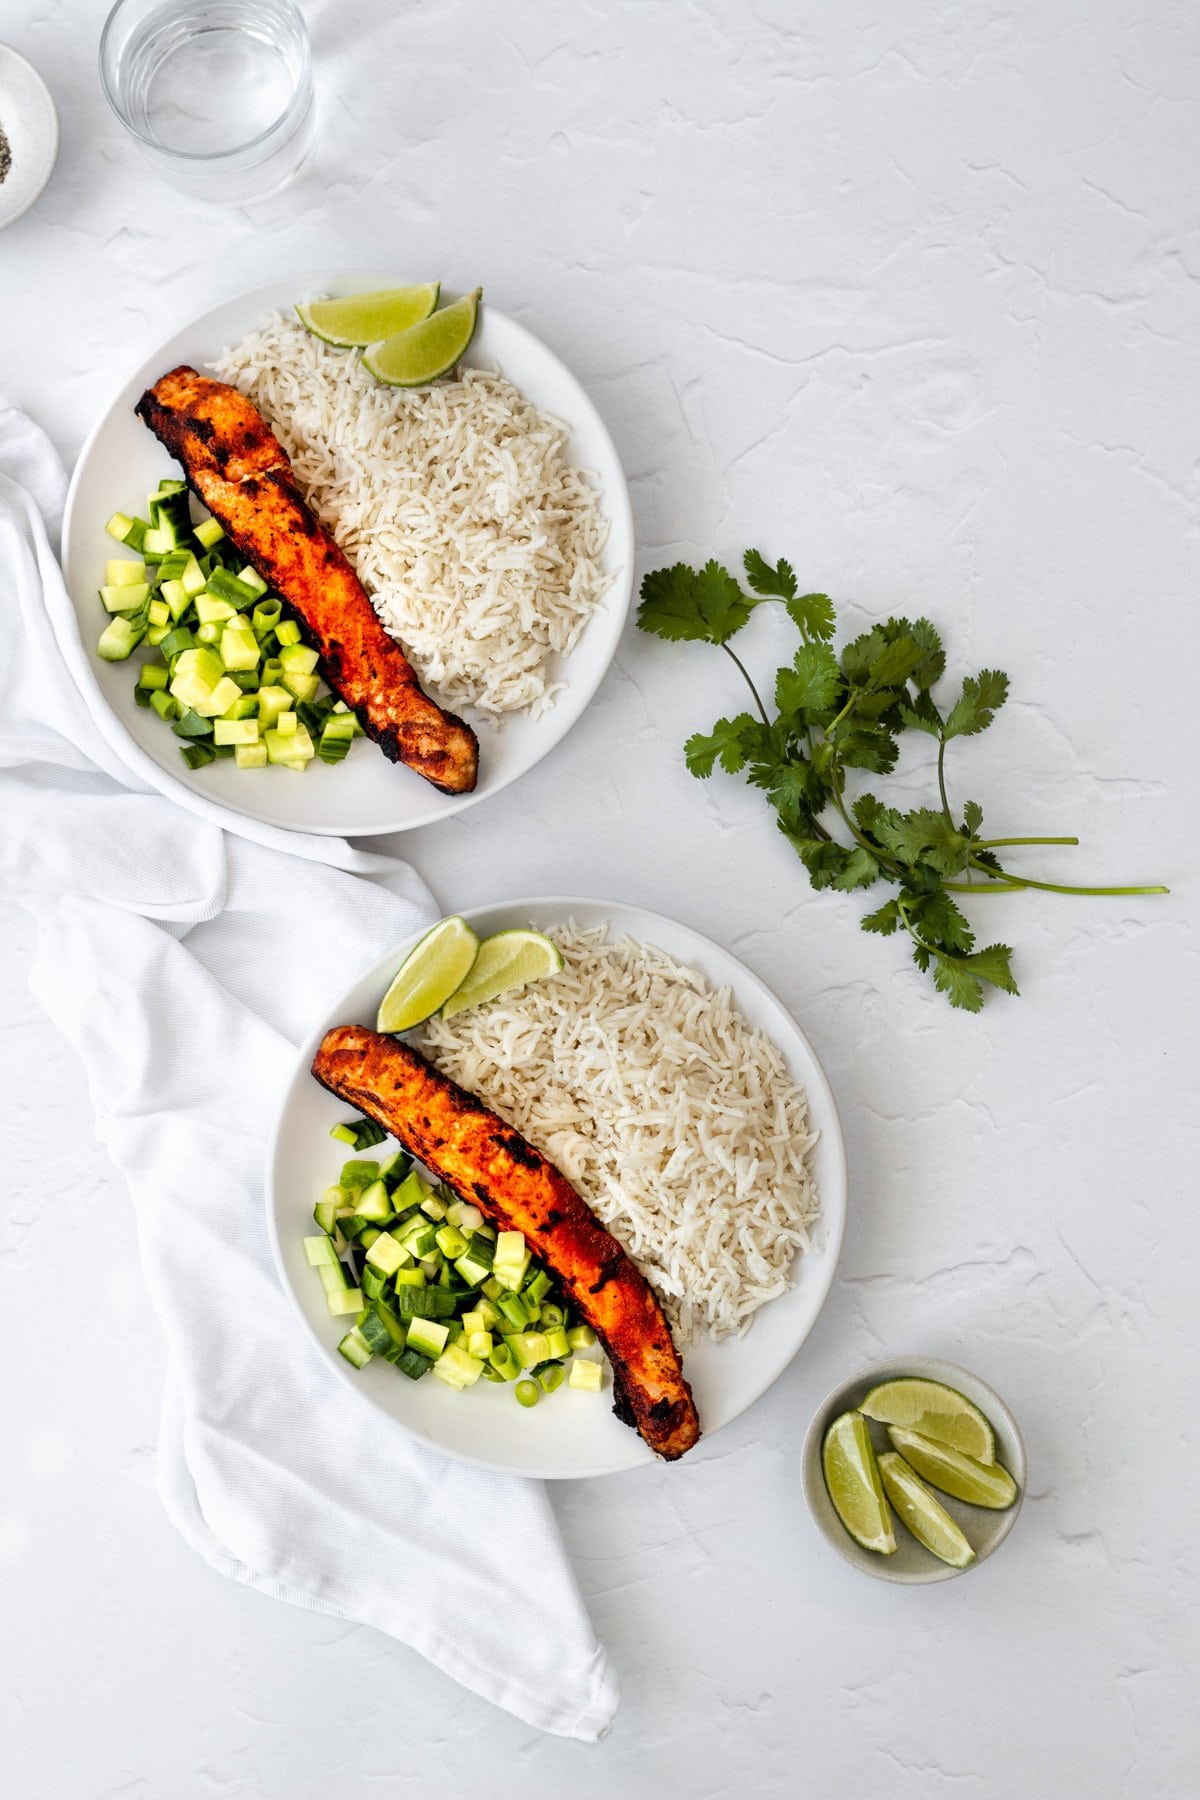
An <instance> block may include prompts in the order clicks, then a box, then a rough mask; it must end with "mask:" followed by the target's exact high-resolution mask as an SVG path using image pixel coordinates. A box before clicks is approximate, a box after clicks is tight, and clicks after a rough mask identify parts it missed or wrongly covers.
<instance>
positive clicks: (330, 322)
mask: <svg viewBox="0 0 1200 1800" xmlns="http://www.w3.org/2000/svg"><path fill="white" fill-rule="evenodd" d="M441 291H442V284H441V282H440V281H427V282H425V283H424V285H423V286H421V287H402V288H380V289H379V290H378V291H377V292H376V293H373V294H352V295H351V296H350V298H349V299H347V300H302V301H301V302H300V304H299V305H298V306H297V308H296V317H297V318H298V319H299V321H300V323H301V324H302V325H303V326H304V327H305V329H306V330H308V331H311V332H312V334H313V336H314V337H319V338H323V339H324V340H325V342H326V343H327V344H336V345H337V346H338V348H339V349H343V350H344V349H347V348H348V347H349V346H350V345H352V344H377V343H378V342H379V341H380V339H381V338H387V337H392V336H393V335H394V333H396V332H397V331H407V330H409V328H410V327H411V326H413V325H419V324H420V323H421V320H422V319H427V318H428V317H429V315H430V313H431V312H432V311H433V309H434V307H435V306H436V305H437V303H438V295H439V294H440V293H441Z"/></svg>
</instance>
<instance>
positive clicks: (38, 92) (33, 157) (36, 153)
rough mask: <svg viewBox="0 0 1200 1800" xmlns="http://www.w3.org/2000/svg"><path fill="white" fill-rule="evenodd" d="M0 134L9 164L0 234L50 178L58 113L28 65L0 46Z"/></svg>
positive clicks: (2, 186)
mask: <svg viewBox="0 0 1200 1800" xmlns="http://www.w3.org/2000/svg"><path fill="white" fill-rule="evenodd" d="M0 129H2V130H3V132H4V135H5V137H6V139H7V140H8V146H9V151H10V154H11V157H12V161H11V163H10V165H9V168H8V172H7V174H6V175H5V177H4V180H3V181H0V230H2V229H3V227H4V226H5V225H11V224H13V222H14V221H15V220H17V219H19V218H21V216H22V214H24V213H27V212H28V211H29V208H30V207H31V206H32V205H33V203H34V201H35V200H36V199H37V198H38V196H39V195H40V193H41V191H42V189H43V188H44V187H45V185H46V183H47V182H48V181H49V179H50V171H51V170H52V169H53V167H54V161H55V158H56V157H57V155H58V114H57V113H56V112H55V110H54V102H53V100H52V99H51V98H50V90H49V88H48V87H47V86H46V84H45V82H44V81H43V80H42V78H41V76H40V75H39V74H38V72H37V70H36V69H35V68H34V66H33V64H32V63H31V62H27V61H26V60H25V58H24V57H23V56H22V55H21V53H20V51H18V50H14V49H12V47H11V46H10V45H8V44H0Z"/></svg>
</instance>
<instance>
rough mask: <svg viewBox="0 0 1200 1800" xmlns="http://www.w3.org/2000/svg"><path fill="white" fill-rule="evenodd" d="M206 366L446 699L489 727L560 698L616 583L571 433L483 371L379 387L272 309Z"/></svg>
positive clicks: (348, 357) (356, 357)
mask: <svg viewBox="0 0 1200 1800" xmlns="http://www.w3.org/2000/svg"><path fill="white" fill-rule="evenodd" d="M214 366H215V369H216V373H217V374H218V375H219V376H220V378H221V379H222V380H223V381H229V382H232V383H233V384H234V385H235V386H236V387H238V388H240V389H241V390H242V392H243V393H245V394H248V395H249V397H250V398H251V399H252V400H253V401H254V404H255V405H256V406H257V407H258V409H259V411H260V412H261V413H262V414H263V416H264V418H266V419H267V421H268V423H269V424H270V425H271V427H272V428H273V430H274V431H275V432H276V434H277V435H278V437H279V439H280V442H281V443H282V444H283V447H284V449H285V450H286V451H287V453H288V455H289V456H290V458H291V460H292V465H293V467H294V469H295V471H296V476H297V478H298V480H299V482H300V485H301V488H302V489H303V490H304V494H305V497H306V499H307V500H308V502H309V504H310V506H312V508H313V510H314V511H315V512H316V513H317V515H318V517H319V518H320V519H321V520H322V522H323V523H324V524H325V525H326V526H328V528H329V530H330V531H332V532H333V534H334V536H335V537H336V538H337V541H338V543H339V544H340V545H341V547H342V549H343V550H344V551H345V553H346V555H347V556H348V557H349V559H350V562H351V563H352V564H353V566H354V568H355V570H356V571H357V573H358V575H359V577H360V579H361V580H362V582H363V585H364V586H365V587H366V589H367V591H368V593H369V594H370V595H371V598H372V600H373V602H374V605H375V608H376V610H377V612H378V613H379V616H380V618H381V619H382V620H383V622H384V624H385V625H386V626H387V628H388V630H389V631H391V632H392V633H393V635H394V636H395V637H397V638H398V639H399V640H400V642H401V644H402V645H403V646H404V649H405V651H406V652H407V654H408V656H409V659H410V660H411V662H412V664H413V666H414V668H415V669H416V671H417V673H418V675H419V676H420V677H421V680H422V682H423V683H425V684H426V685H427V686H428V687H429V689H430V691H431V693H432V694H433V695H434V697H435V698H436V699H437V700H438V701H439V703H441V704H444V705H446V706H450V707H463V706H466V707H473V708H474V709H475V710H476V711H478V712H479V713H480V714H481V715H482V716H484V717H485V718H491V719H498V718H499V717H501V716H502V715H503V714H505V713H515V712H523V713H528V714H529V715H531V716H532V717H535V718H536V717H538V716H539V715H540V714H542V713H544V712H545V711H547V709H548V708H549V707H551V706H553V704H554V700H555V696H556V695H557V694H558V693H560V692H561V690H562V686H563V684H562V683H561V682H556V681H555V680H554V679H553V676H552V668H551V665H552V663H553V660H554V658H555V657H557V656H565V655H567V654H568V653H569V652H570V651H571V650H572V649H573V648H574V646H575V644H576V642H577V641H578V639H579V636H580V633H581V632H582V631H583V629H584V626H585V625H586V624H587V622H588V620H589V618H590V617H591V615H592V614H593V612H594V611H595V610H596V608H597V606H598V605H599V604H600V601H601V599H602V597H603V595H604V592H605V589H606V588H607V587H608V584H609V577H608V576H606V575H605V573H604V570H603V569H602V567H601V562H600V558H601V553H602V551H603V549H604V544H605V540H606V539H607V537H608V521H607V520H606V519H605V517H604V515H603V513H602V512H601V510H600V505H599V501H598V498H597V495H596V493H595V491H594V490H593V488H592V487H591V485H590V484H589V482H588V480H587V478H586V476H585V475H584V474H583V473H582V472H581V471H580V470H579V469H576V468H573V467H572V466H571V464H570V463H569V462H567V461H566V459H565V457H564V454H563V448H564V444H565V440H566V435H567V433H566V427H565V426H563V425H562V424H561V423H560V422H559V421H558V420H556V419H552V418H550V417H548V416H547V415H546V414H545V413H542V412H539V411H538V409H537V408H536V407H535V406H534V405H533V404H532V403H531V402H530V401H528V400H527V399H526V398H525V397H524V395H523V394H521V393H520V392H519V391H518V390H517V389H516V388H515V387H514V386H513V385H512V383H511V382H509V381H506V380H505V379H504V377H503V376H502V375H500V374H496V373H490V372H488V371H485V370H480V369H464V370H463V372H462V375H461V377H460V378H456V379H454V380H449V381H439V382H435V383H434V384H433V386H432V387H428V388H421V389H413V390H408V389H403V388H389V387H384V386H383V385H381V384H380V383H379V382H377V381H376V380H375V378H374V376H372V375H370V374H369V373H368V372H367V370H366V369H364V368H363V365H362V356H361V353H360V352H358V351H356V350H334V349H331V348H330V346H329V345H327V344H324V343H322V341H321V340H320V338H316V337H313V336H312V335H311V334H310V333H309V332H307V331H306V330H305V329H304V327H303V326H302V325H301V324H300V323H299V321H298V320H295V319H288V318H284V317H283V316H282V315H280V314H275V315H273V316H272V317H271V318H270V319H269V320H268V321H267V323H266V324H265V325H264V326H263V328H262V330H260V331H254V332H251V334H250V335H249V337H246V338H244V339H243V340H242V342H241V343H239V344H235V345H233V346H232V347H231V348H229V349H226V350H225V351H223V352H222V354H221V356H220V358H219V359H218V361H217V362H216V364H215V365H214Z"/></svg>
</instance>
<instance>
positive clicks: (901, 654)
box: [868, 620, 921, 688]
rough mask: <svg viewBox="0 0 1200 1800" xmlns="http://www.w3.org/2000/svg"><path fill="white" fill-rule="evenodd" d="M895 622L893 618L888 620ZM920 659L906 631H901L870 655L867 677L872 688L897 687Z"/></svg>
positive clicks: (891, 622)
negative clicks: (874, 653) (872, 655)
mask: <svg viewBox="0 0 1200 1800" xmlns="http://www.w3.org/2000/svg"><path fill="white" fill-rule="evenodd" d="M888 623H889V624H895V623H896V621H895V620H889V621H888ZM920 660H921V651H920V648H919V646H918V645H917V644H915V643H914V642H913V640H912V638H910V637H909V635H908V633H907V632H906V631H905V632H902V633H901V634H900V635H899V636H898V637H893V638H892V639H891V640H890V642H885V644H884V646H883V648H882V649H881V650H880V651H879V652H878V654H877V655H875V656H874V657H872V659H871V663H870V666H869V670H868V679H869V681H870V683H871V686H872V687H873V688H890V687H899V686H900V685H901V683H902V682H905V681H907V680H908V678H909V676H910V675H911V674H912V672H913V670H914V669H915V668H916V666H917V664H918V663H919V662H920Z"/></svg>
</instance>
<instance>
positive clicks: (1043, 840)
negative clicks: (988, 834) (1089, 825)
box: [975, 837, 1079, 850]
mask: <svg viewBox="0 0 1200 1800" xmlns="http://www.w3.org/2000/svg"><path fill="white" fill-rule="evenodd" d="M1078 842H1079V839H1078V838H1077V837H1061V838H1052V837H1023V838H976V839H975V848H976V849H977V850H1002V849H1003V848H1004V847H1005V845H1007V844H1077V843H1078Z"/></svg>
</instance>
